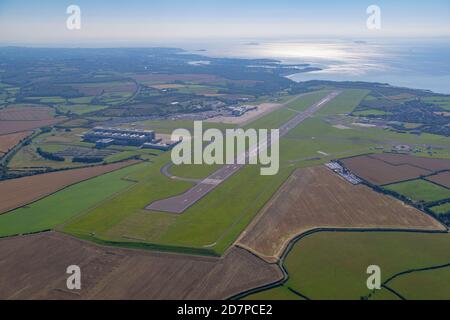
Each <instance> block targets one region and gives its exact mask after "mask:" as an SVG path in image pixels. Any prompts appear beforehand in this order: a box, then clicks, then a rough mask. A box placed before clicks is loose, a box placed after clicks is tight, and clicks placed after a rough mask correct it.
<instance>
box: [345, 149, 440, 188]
mask: <svg viewBox="0 0 450 320" xmlns="http://www.w3.org/2000/svg"><path fill="white" fill-rule="evenodd" d="M431 160H435V159H431ZM340 161H341V162H342V164H343V165H344V166H345V167H346V168H347V169H349V170H350V171H351V172H353V173H354V174H356V175H357V176H358V177H360V178H362V179H364V180H366V181H369V182H370V183H373V184H376V185H385V184H390V183H395V182H399V181H403V180H411V179H416V178H419V177H420V176H425V175H429V174H432V173H433V171H431V170H427V169H424V168H420V167H417V166H414V165H413V164H409V163H405V164H400V163H399V164H390V163H388V162H386V161H383V160H380V159H378V158H376V155H366V156H357V157H352V158H346V159H341V160H340Z"/></svg>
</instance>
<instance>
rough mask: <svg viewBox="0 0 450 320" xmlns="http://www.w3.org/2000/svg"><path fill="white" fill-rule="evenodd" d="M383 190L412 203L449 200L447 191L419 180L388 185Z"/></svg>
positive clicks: (449, 193) (449, 195) (449, 196)
mask: <svg viewBox="0 0 450 320" xmlns="http://www.w3.org/2000/svg"><path fill="white" fill-rule="evenodd" d="M385 188H386V189H387V190H391V191H395V192H397V193H399V194H401V195H404V196H406V197H408V198H409V199H411V200H414V201H421V202H432V201H438V200H442V199H447V198H450V190H449V189H447V188H444V187H441V186H438V185H436V184H434V183H431V182H428V181H425V180H421V179H417V180H413V181H407V182H400V183H395V184H390V185H388V186H385Z"/></svg>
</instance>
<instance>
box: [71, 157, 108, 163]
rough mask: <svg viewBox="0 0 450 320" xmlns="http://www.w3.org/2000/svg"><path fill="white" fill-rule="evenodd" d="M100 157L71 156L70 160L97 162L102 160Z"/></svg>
mask: <svg viewBox="0 0 450 320" xmlns="http://www.w3.org/2000/svg"><path fill="white" fill-rule="evenodd" d="M102 161H103V158H101V157H73V159H72V162H82V163H99V162H102Z"/></svg>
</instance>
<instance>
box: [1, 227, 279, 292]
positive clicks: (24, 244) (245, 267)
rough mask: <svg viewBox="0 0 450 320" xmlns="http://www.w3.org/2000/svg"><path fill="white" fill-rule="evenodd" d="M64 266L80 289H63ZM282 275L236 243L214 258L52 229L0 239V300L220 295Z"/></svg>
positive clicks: (248, 287)
mask: <svg viewBox="0 0 450 320" xmlns="http://www.w3.org/2000/svg"><path fill="white" fill-rule="evenodd" d="M69 265H78V266H79V267H80V268H81V290H78V291H77V290H74V291H70V290H68V289H67V288H66V280H67V277H68V276H69V275H68V274H66V268H67V267H68V266H69ZM282 277H283V275H282V272H281V270H280V269H279V267H278V266H277V265H271V264H268V263H266V262H264V261H263V260H261V259H259V258H258V257H256V256H254V255H253V254H251V253H249V252H247V251H245V250H243V249H239V248H236V247H234V248H232V249H231V250H230V251H229V252H228V253H227V255H226V256H224V257H223V258H220V259H219V258H209V257H198V256H189V255H178V254H168V253H158V252H150V251H148V252H147V251H138V250H127V249H116V248H107V247H100V246H96V245H94V244H91V243H88V242H85V241H82V240H78V239H75V238H72V237H69V236H66V235H63V234H58V233H54V232H48V233H41V234H35V235H30V236H22V237H14V238H6V239H1V240H0V285H1V290H0V299H224V298H228V297H230V296H232V295H235V294H237V293H240V292H242V291H245V290H248V289H251V288H254V287H257V286H261V285H264V284H267V283H271V282H274V281H277V280H280V279H281V278H282Z"/></svg>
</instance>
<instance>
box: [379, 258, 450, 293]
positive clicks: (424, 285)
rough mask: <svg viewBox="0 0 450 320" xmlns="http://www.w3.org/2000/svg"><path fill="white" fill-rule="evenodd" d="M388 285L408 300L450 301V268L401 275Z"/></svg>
mask: <svg viewBox="0 0 450 320" xmlns="http://www.w3.org/2000/svg"><path fill="white" fill-rule="evenodd" d="M387 285H388V287H389V288H391V289H393V290H395V291H396V292H398V293H399V294H400V295H401V296H402V297H404V298H405V299H407V300H449V299H450V266H448V267H445V268H440V269H435V270H425V271H416V272H413V273H409V274H405V275H401V276H399V277H397V278H395V279H393V280H392V281H389V282H388V283H387Z"/></svg>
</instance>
